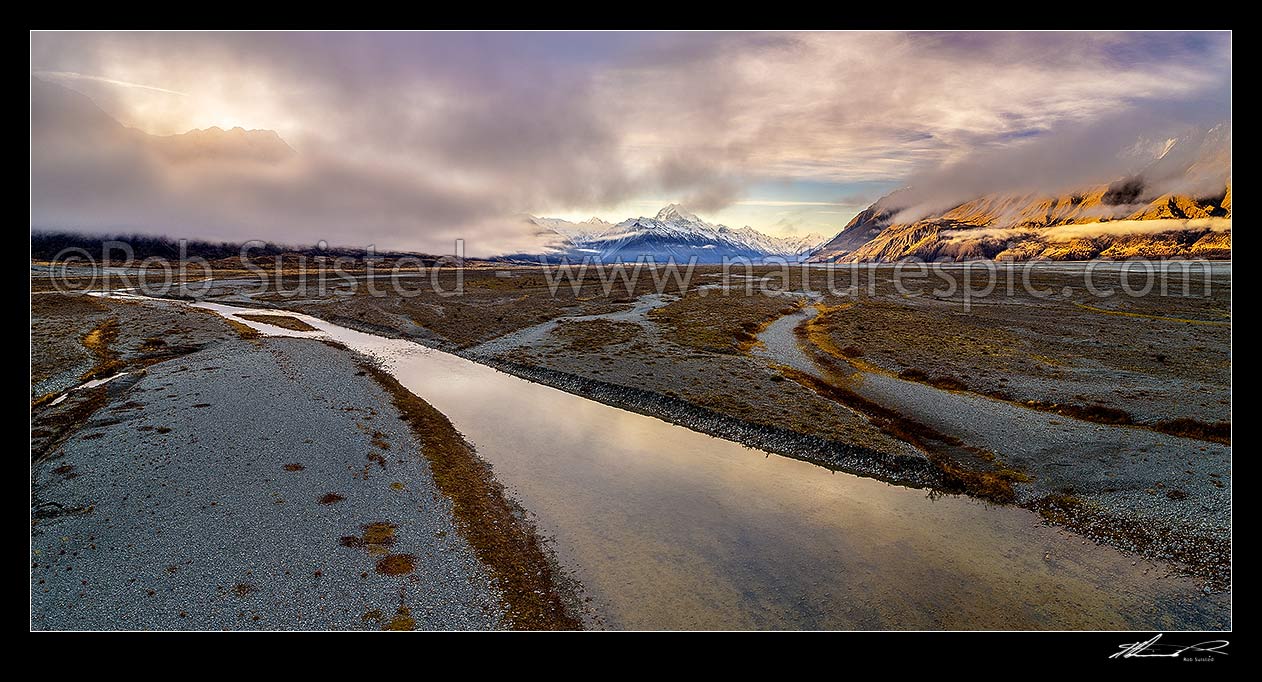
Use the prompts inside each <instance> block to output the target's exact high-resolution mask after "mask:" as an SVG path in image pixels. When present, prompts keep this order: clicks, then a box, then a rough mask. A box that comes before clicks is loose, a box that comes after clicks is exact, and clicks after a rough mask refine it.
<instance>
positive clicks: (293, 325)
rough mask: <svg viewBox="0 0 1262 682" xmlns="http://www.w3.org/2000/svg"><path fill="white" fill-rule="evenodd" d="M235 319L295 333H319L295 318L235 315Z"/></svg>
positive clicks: (286, 316)
mask: <svg viewBox="0 0 1262 682" xmlns="http://www.w3.org/2000/svg"><path fill="white" fill-rule="evenodd" d="M236 317H239V318H241V319H243V320H249V321H251V322H262V323H263V324H270V325H272V326H273V327H280V328H282V329H289V330H291V331H296V332H314V331H319V330H318V329H316V328H315V327H312V326H311V325H309V324H307V323H306V322H303V321H302V320H300V319H298V318H296V317H290V316H288V315H255V314H249V315H245V314H238V315H236Z"/></svg>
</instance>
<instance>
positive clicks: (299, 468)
mask: <svg viewBox="0 0 1262 682" xmlns="http://www.w3.org/2000/svg"><path fill="white" fill-rule="evenodd" d="M306 468H307V467H305V466H303V465H301V464H299V463H297V462H293V463H291V464H286V465H285V471H302V470H303V469H306Z"/></svg>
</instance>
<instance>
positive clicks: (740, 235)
mask: <svg viewBox="0 0 1262 682" xmlns="http://www.w3.org/2000/svg"><path fill="white" fill-rule="evenodd" d="M530 222H531V223H533V224H534V225H536V226H537V227H538V228H539V229H540V233H541V234H542V235H545V236H547V235H549V233H550V235H551V236H555V237H556V238H557V239H554V240H551V241H552V243H553V244H554V245H553V246H552V247H550V248H547V249H545V250H544V252H543V253H538V254H514V255H512V256H506V257H505V258H508V259H512V260H531V261H534V262H537V261H538V259H539V258H545V259H548V260H560V259H565V258H568V259H569V260H574V261H578V260H582V259H584V258H592V259H594V260H597V261H599V262H602V263H613V262H634V261H636V260H637V259H639V258H642V257H643V258H653V259H654V260H656V261H659V262H660V261H665V260H668V259H672V258H673V259H674V260H675V261H676V262H687V261H688V260H689V259H691V258H696V260H697V262H698V263H721V262H723V259H724V258H727V259H741V258H743V259H747V260H749V261H753V262H763V261H766V260H768V259H772V258H783V259H786V260H788V261H790V262H796V261H798V260H804V259H806V258H807V257H809V256H810V255H811V254H813V253H814V252H815V251H816V250H818V248H819V247H820V246H822V245H823V244H824V242H825V241H826V239H825V238H824V237H823V236H820V235H815V234H810V235H805V236H801V237H773V236H771V235H767V234H764V233H762V232H759V231H758V230H755V229H754V228H752V227H749V226H746V227H741V228H730V227H727V226H726V225H720V224H715V223H711V222H707V221H706V220H703V219H702V218H700V217H698V216H697V215H696V214H695V213H693V212H691V211H689V210H688V209H686V208H684V207H683V206H680V205H679V204H670V205H667V206H665V207H664V208H662V210H660V211H658V212H657V215H655V216H654V217H652V218H649V217H646V216H640V217H639V218H629V219H627V220H624V221H622V222H620V223H618V224H616V225H612V224H610V223H607V222H605V221H603V220H600V219H599V218H591V219H589V220H585V221H583V222H581V223H574V222H570V221H568V220H561V219H559V218H533V217H532V218H530ZM545 241H549V240H545Z"/></svg>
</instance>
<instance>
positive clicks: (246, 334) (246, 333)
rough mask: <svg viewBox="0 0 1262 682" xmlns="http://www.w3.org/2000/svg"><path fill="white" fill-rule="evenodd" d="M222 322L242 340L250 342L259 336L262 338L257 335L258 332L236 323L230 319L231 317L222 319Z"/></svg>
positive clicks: (248, 326)
mask: <svg viewBox="0 0 1262 682" xmlns="http://www.w3.org/2000/svg"><path fill="white" fill-rule="evenodd" d="M223 320H224V322H227V323H228V326H229V327H232V329H233V330H234V331H236V333H237V336H239V337H241V338H243V339H246V340H252V339H257V338H259V337H260V336H262V335H261V334H259V330H257V329H255V328H254V327H251V326H250V325H248V324H243V323H241V322H238V321H236V320H234V319H232V318H231V317H225V318H223Z"/></svg>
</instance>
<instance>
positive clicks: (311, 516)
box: [31, 338, 502, 630]
mask: <svg viewBox="0 0 1262 682" xmlns="http://www.w3.org/2000/svg"><path fill="white" fill-rule="evenodd" d="M50 409H56V408H50ZM417 449H418V445H417V443H416V442H415V441H414V439H413V437H412V435H411V434H410V432H409V430H408V428H407V426H406V425H405V424H404V423H403V422H402V421H400V419H399V413H398V411H397V410H396V409H395V408H394V407H393V406H392V405H391V403H390V400H389V397H388V396H387V395H386V393H385V392H384V391H383V390H382V389H381V388H380V387H379V386H378V385H377V384H376V383H374V381H373V380H372V379H371V378H370V377H367V376H364V375H363V372H362V371H360V370H359V367H358V366H357V364H356V358H355V357H354V356H352V355H351V354H349V353H346V352H344V351H342V350H338V349H335V348H332V347H329V346H326V345H324V344H322V343H320V342H317V341H311V340H302V339H279V338H269V339H258V340H251V341H246V340H231V341H225V342H222V343H219V344H216V345H213V346H211V347H208V348H206V349H203V350H201V351H198V352H196V353H193V354H191V355H187V356H185V357H183V358H179V359H176V360H173V361H169V362H166V363H162V364H159V365H154V366H153V367H150V368H149V369H148V370H147V372H146V373H145V375H144V376H143V377H142V378H140V380H139V381H137V382H136V383H134V384H133V385H132V386H131V387H130V389H129V390H128V391H127V392H126V394H125V395H124V396H120V397H118V398H116V399H115V400H114V401H113V403H112V404H111V405H110V406H108V407H105V408H104V409H102V410H100V411H99V412H97V413H96V415H95V416H94V417H93V418H92V419H91V420H90V421H89V422H88V423H86V424H85V425H84V426H83V428H82V429H81V430H79V432H78V433H76V434H75V436H74V437H72V438H71V439H70V440H68V441H67V442H66V443H65V444H64V445H63V446H62V447H61V448H60V449H59V450H58V451H57V452H55V453H54V454H53V455H52V456H51V457H49V458H48V459H45V460H43V461H41V462H38V463H37V464H36V465H35V466H34V467H33V469H32V473H31V476H32V495H33V498H34V499H33V503H34V504H33V509H34V510H36V511H35V512H34V513H33V516H34V518H33V522H32V523H33V525H32V538H31V543H32V551H33V555H32V571H31V599H32V604H31V606H32V627H33V628H35V629H74V630H82V629H88V630H91V629H127V630H130V629H203V630H205V629H357V628H363V629H382V628H384V627H396V628H411V627H416V628H418V629H494V628H499V627H502V619H501V614H500V611H499V610H500V608H501V607H500V600H499V596H498V594H497V592H496V590H495V588H494V586H493V585H492V581H491V579H490V577H489V576H488V574H487V572H486V570H485V568H484V567H483V566H482V564H480V563H479V562H478V560H477V559H476V557H475V556H474V554H473V552H472V550H471V549H470V548H469V546H468V544H467V543H466V542H465V541H464V540H463V539H462V537H461V536H460V534H459V533H458V532H457V531H456V527H455V524H454V523H453V520H452V514H451V508H450V502H449V501H448V500H447V498H446V497H444V496H443V495H442V494H441V493H440V492H439V491H438V489H437V488H436V486H435V483H434V481H433V478H432V476H431V474H430V471H429V468H428V465H427V463H426V462H425V461H424V459H423V458H421V457H419V456H418V455H417ZM391 557H395V558H394V559H390V558H391ZM387 559H389V560H387ZM409 569H410V570H409Z"/></svg>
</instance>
